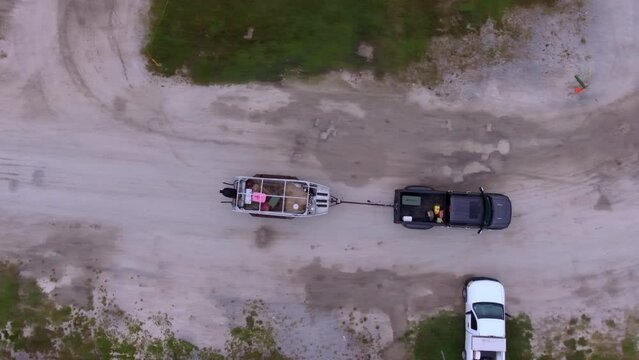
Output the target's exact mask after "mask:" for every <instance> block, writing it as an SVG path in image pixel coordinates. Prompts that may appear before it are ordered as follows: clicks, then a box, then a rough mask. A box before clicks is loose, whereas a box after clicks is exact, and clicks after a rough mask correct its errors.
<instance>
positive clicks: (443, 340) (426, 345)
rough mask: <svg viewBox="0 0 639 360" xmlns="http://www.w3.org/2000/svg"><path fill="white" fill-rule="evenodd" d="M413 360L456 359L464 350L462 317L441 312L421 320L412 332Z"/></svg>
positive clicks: (453, 313) (452, 313)
mask: <svg viewBox="0 0 639 360" xmlns="http://www.w3.org/2000/svg"><path fill="white" fill-rule="evenodd" d="M414 335H415V338H414V346H413V358H414V359H415V360H431V359H432V360H440V359H441V358H442V353H443V354H444V356H445V357H446V359H457V358H459V354H461V352H462V350H463V349H464V315H463V314H459V313H456V312H442V313H439V314H437V315H435V316H430V317H428V318H426V319H424V320H422V321H421V322H420V323H419V325H418V326H417V328H416V329H415V330H414Z"/></svg>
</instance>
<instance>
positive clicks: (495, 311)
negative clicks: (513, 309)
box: [473, 302, 504, 320]
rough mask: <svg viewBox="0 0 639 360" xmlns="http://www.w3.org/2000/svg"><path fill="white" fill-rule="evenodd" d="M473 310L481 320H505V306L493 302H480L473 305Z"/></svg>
mask: <svg viewBox="0 0 639 360" xmlns="http://www.w3.org/2000/svg"><path fill="white" fill-rule="evenodd" d="M473 310H475V314H477V318H479V319H499V320H504V305H502V304H498V303H491V302H479V303H474V304H473Z"/></svg>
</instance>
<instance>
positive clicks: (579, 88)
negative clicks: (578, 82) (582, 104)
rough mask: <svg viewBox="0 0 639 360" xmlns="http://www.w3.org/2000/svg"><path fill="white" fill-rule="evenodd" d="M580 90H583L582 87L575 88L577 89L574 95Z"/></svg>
mask: <svg viewBox="0 0 639 360" xmlns="http://www.w3.org/2000/svg"><path fill="white" fill-rule="evenodd" d="M582 90H583V88H582V87H579V86H577V87H576V88H575V94H579V93H580V92H581V91H582Z"/></svg>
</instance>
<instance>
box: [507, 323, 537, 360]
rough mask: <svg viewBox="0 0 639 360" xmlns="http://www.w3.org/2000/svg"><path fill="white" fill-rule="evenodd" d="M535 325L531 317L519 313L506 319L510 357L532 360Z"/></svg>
mask: <svg viewBox="0 0 639 360" xmlns="http://www.w3.org/2000/svg"><path fill="white" fill-rule="evenodd" d="M532 337H533V327H532V322H531V321H530V317H528V315H525V314H519V315H517V316H515V317H512V318H510V319H508V320H507V321H506V346H507V349H506V350H507V351H506V353H507V354H508V358H510V359H520V360H532V359H533V353H532V345H531V341H532Z"/></svg>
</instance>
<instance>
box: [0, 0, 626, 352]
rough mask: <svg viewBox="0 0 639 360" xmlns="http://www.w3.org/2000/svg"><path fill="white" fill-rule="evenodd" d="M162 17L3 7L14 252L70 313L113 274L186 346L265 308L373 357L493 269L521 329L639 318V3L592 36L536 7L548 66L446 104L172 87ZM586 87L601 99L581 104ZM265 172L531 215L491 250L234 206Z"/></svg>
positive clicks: (288, 87) (395, 92)
mask: <svg viewBox="0 0 639 360" xmlns="http://www.w3.org/2000/svg"><path fill="white" fill-rule="evenodd" d="M147 6H148V4H147V2H146V1H143V0H135V1H133V0H126V1H124V0H122V1H121V0H104V1H91V0H50V1H33V0H32V1H20V2H15V3H14V2H13V1H7V0H0V31H1V35H2V36H0V52H2V53H4V54H6V57H3V58H0V84H2V86H1V87H0V244H1V246H0V249H1V254H2V257H3V258H6V259H21V260H24V261H25V262H26V263H25V265H24V266H25V273H26V274H27V275H31V276H34V277H36V278H39V279H40V280H41V283H43V284H47V286H46V288H48V290H49V291H53V289H54V288H57V290H56V291H57V292H58V293H59V294H60V295H59V297H60V299H61V300H62V301H71V302H78V303H82V302H83V301H84V300H83V299H86V295H87V294H88V293H89V292H90V291H91V285H90V284H89V282H88V281H89V279H92V278H93V276H94V274H95V273H96V271H97V272H101V277H102V279H103V281H104V282H105V284H106V286H107V288H108V289H109V291H110V292H111V293H113V294H114V296H115V297H116V301H117V303H118V304H119V305H120V306H121V307H122V308H123V309H124V310H127V311H129V312H131V313H133V314H135V315H138V316H140V317H141V318H142V317H146V316H147V315H149V314H152V313H155V312H157V311H161V312H167V313H168V314H169V315H170V316H172V317H173V318H174V321H173V325H174V326H175V328H176V332H177V334H178V335H179V336H182V337H184V338H186V339H188V340H190V341H193V342H195V343H196V344H198V345H213V346H221V345H222V344H223V342H224V336H223V334H224V333H225V332H226V330H227V327H228V326H230V325H231V324H233V323H234V322H235V321H237V320H236V319H237V317H236V315H237V313H238V311H239V310H238V309H239V307H240V304H241V303H243V302H244V301H246V300H249V299H261V300H264V302H265V303H266V306H267V308H268V309H269V310H270V311H271V313H272V320H273V321H274V322H276V323H278V324H279V325H280V326H279V327H278V329H279V330H278V331H279V333H280V335H282V336H281V338H282V339H283V342H284V352H285V353H288V354H292V355H295V356H297V357H299V358H304V359H352V358H354V357H355V355H356V354H361V353H362V350H361V349H360V348H359V345H358V344H359V343H358V341H359V340H361V339H359V338H358V336H354V335H353V333H352V332H350V331H349V329H348V327H349V325H348V323H349V321H350V320H353V318H354V317H355V316H364V317H366V320H365V321H356V322H357V324H360V325H361V324H364V325H363V326H360V325H357V326H358V328H357V329H356V331H355V333H357V334H364V333H365V334H368V335H370V336H372V337H373V338H374V339H375V340H376V344H377V346H378V348H379V349H381V348H384V347H386V346H388V345H389V344H390V343H391V342H392V340H393V338H397V337H399V336H401V335H402V334H403V332H404V331H405V330H406V329H407V326H408V321H409V320H413V319H416V318H418V317H419V316H420V315H423V314H425V313H428V312H433V311H436V310H438V309H441V308H445V307H451V306H455V305H456V304H459V302H460V301H461V299H460V294H461V292H460V287H461V284H462V282H463V278H464V277H465V276H467V275H469V274H481V275H487V276H495V277H498V278H500V279H501V280H502V282H503V283H504V284H505V286H506V289H507V294H508V303H507V306H508V307H509V312H511V313H517V312H526V313H529V314H531V316H532V317H533V319H534V320H535V321H542V320H543V319H545V318H548V317H550V316H553V315H558V314H559V315H571V314H580V313H583V312H586V313H588V314H591V316H593V317H594V318H595V319H596V318H597V317H602V318H603V317H606V316H613V315H614V314H617V313H619V312H623V311H626V310H631V309H634V308H635V306H636V305H637V302H636V299H637V298H638V297H639V288H637V286H636V283H637V280H639V256H638V255H639V254H638V251H639V250H638V249H639V248H638V247H637V245H636V241H637V239H638V238H639V224H638V223H637V218H638V217H639V167H638V165H639V121H638V120H637V115H636V114H637V111H638V110H639V95H638V93H637V89H638V84H639V71H637V68H636V65H635V59H636V58H637V56H638V55H639V39H637V36H638V35H637V34H639V4H637V3H636V2H635V1H633V0H624V1H621V0H620V1H616V2H614V4H612V3H609V2H604V1H593V2H592V3H589V2H586V3H585V4H584V7H583V8H582V9H581V10H579V11H580V12H579V16H583V19H581V20H575V21H576V22H575V23H567V21H569V20H570V19H573V18H574V14H573V13H564V14H542V13H539V12H538V13H537V14H536V15H535V14H534V11H533V15H535V16H536V17H535V16H532V15H531V16H529V17H527V18H528V19H529V21H532V24H534V21H543V22H544V26H537V27H534V26H532V27H531V30H530V31H531V32H530V36H529V40H530V41H529V42H528V43H527V44H528V45H525V46H524V45H522V47H526V46H528V47H527V48H525V49H524V50H527V52H524V53H525V54H527V55H526V56H523V57H521V58H517V59H514V61H513V62H511V63H500V64H492V65H489V66H488V67H485V68H483V70H481V74H479V75H481V76H478V73H477V71H479V70H477V71H475V72H472V71H469V72H467V73H465V74H467V75H468V77H464V76H465V75H463V74H462V75H461V77H460V76H458V79H457V80H455V81H452V80H453V79H452V78H451V79H447V80H451V82H448V81H447V82H446V83H445V84H444V85H442V87H441V88H437V89H428V88H418V87H411V88H406V87H401V86H398V85H392V84H390V83H371V81H370V80H367V78H366V76H353V75H350V74H342V73H335V74H332V75H329V76H327V77H325V78H324V79H322V80H314V81H313V82H312V83H308V82H306V83H302V82H299V81H292V80H291V81H287V82H286V83H285V84H284V85H282V86H267V85H260V84H251V85H245V86H223V87H195V86H191V85H188V84H187V83H185V82H181V81H179V80H175V79H162V78H157V77H153V76H151V75H150V74H149V73H148V72H147V71H146V69H145V66H146V63H145V59H144V57H143V56H142V54H141V53H140V51H141V50H140V49H141V46H142V44H143V42H144V36H145V24H146V20H145V14H146V7H147ZM542 15H544V16H545V17H542ZM531 19H532V20H531ZM577 22H581V23H580V24H581V25H579V28H577V26H576V25H574V24H576V23H577ZM566 24H568V25H566ZM569 24H573V25H574V26H572V25H569ZM555 28H556V30H557V31H555ZM561 29H566V30H565V32H562V30H561ZM548 37H550V38H548ZM582 37H583V38H584V39H585V40H584V41H582V40H581V38H582ZM544 41H546V43H548V44H552V45H549V46H548V47H549V48H552V49H554V50H552V51H550V50H549V52H550V54H549V55H544V58H545V59H546V60H543V62H544V65H543V66H542V65H541V63H542V60H540V59H541V55H538V53H539V52H538V51H536V50H537V49H538V47H539V46H541V47H543V48H546V47H547V46H546V45H545V43H544ZM564 48H567V49H569V51H571V52H572V53H573V54H574V55H573V56H568V57H566V56H565V53H564V52H563V49H564ZM535 54H537V55H535ZM562 54H564V55H562ZM576 73H579V74H582V76H583V77H584V78H586V79H587V80H588V81H589V84H590V87H589V88H588V89H587V90H586V91H584V92H583V93H581V94H580V95H578V96H576V95H574V94H573V88H574V86H576V83H575V81H574V78H573V76H574V75H575V74H576ZM471 75H472V76H471ZM260 172H261V173H280V174H287V175H288V174H290V175H296V176H298V177H303V178H308V179H310V180H314V181H317V182H320V183H326V184H329V185H330V186H331V187H332V191H333V193H334V194H335V195H338V196H341V197H344V198H346V199H348V200H372V201H379V202H389V201H391V200H392V194H393V189H395V188H396V187H402V186H405V185H411V184H431V185H434V186H438V187H441V188H444V189H446V188H454V189H460V190H474V189H476V188H477V186H479V185H483V186H485V187H486V188H487V189H488V190H490V191H496V192H503V193H505V194H508V195H509V196H510V197H511V199H512V201H513V206H514V210H513V211H514V214H513V222H512V226H511V227H510V228H509V229H508V230H506V231H502V232H487V233H484V234H482V235H481V236H478V235H476V234H475V233H474V232H472V231H469V232H465V231H459V230H443V229H441V230H440V229H434V230H430V231H427V232H419V231H411V230H406V229H403V228H402V227H398V226H397V225H394V224H392V221H391V216H392V215H391V213H390V211H389V210H388V209H385V208H375V207H356V206H349V205H340V206H339V207H336V208H334V209H332V210H331V211H330V213H329V214H328V215H327V216H324V217H319V218H312V219H300V220H295V221H277V220H269V219H256V218H251V217H248V216H242V215H239V214H234V213H232V212H231V211H230V208H229V207H228V205H224V204H220V203H219V200H221V199H220V195H219V194H218V190H219V189H220V188H221V187H222V182H223V181H229V180H230V179H232V177H233V176H235V175H252V174H253V173H260ZM52 271H53V272H54V273H55V274H56V276H55V278H53V279H52V278H51V273H52ZM342 321H343V322H342ZM353 326H355V325H353ZM368 335H367V336H368ZM358 339H359V340H358ZM367 348H369V347H367ZM379 349H377V350H379ZM369 350H370V349H369ZM398 354H401V352H397V349H391V350H390V351H387V352H386V356H387V357H388V358H393V357H395V356H401V355H398Z"/></svg>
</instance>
